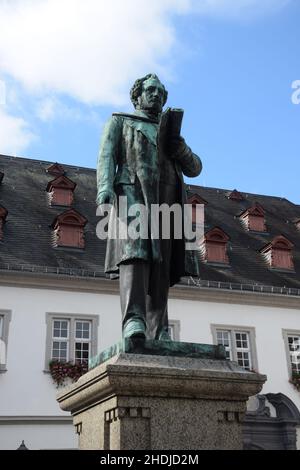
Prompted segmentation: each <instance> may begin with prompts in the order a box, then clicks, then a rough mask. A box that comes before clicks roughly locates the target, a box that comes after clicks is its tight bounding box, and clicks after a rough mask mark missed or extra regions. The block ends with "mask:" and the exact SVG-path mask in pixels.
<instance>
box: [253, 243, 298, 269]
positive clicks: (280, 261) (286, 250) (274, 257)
mask: <svg viewBox="0 0 300 470" xmlns="http://www.w3.org/2000/svg"><path fill="white" fill-rule="evenodd" d="M293 247H294V245H293V243H292V242H290V241H289V240H288V239H287V238H285V237H284V236H283V235H279V236H278V237H275V238H274V240H272V241H271V243H269V244H268V245H267V246H265V247H264V248H263V249H262V250H260V252H261V253H262V254H263V256H264V258H265V260H266V261H267V263H268V265H269V266H270V268H277V269H294V262H293V253H292V249H293Z"/></svg>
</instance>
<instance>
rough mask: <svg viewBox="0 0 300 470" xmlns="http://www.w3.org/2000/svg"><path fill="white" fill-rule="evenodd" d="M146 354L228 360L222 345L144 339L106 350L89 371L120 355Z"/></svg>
mask: <svg viewBox="0 0 300 470" xmlns="http://www.w3.org/2000/svg"><path fill="white" fill-rule="evenodd" d="M120 353H127V354H144V355H148V356H150V355H151V356H172V357H186V358H198V359H226V354H225V348H224V346H222V345H217V346H215V345H211V344H197V343H181V342H178V341H157V340H143V339H138V338H136V339H124V340H122V341H120V342H119V343H116V344H114V345H113V346H111V347H109V348H107V349H105V350H104V351H102V352H101V353H100V354H98V355H97V356H94V357H92V358H91V359H90V360H89V369H93V368H94V367H97V366H98V365H100V364H103V363H104V362H106V361H108V360H109V359H111V358H112V357H114V356H116V355H118V354H120Z"/></svg>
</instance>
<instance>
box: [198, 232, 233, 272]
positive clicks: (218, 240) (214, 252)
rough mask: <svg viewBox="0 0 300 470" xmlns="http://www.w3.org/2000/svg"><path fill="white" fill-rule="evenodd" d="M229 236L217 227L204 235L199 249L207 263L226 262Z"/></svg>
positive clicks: (227, 261)
mask: <svg viewBox="0 0 300 470" xmlns="http://www.w3.org/2000/svg"><path fill="white" fill-rule="evenodd" d="M228 241H229V236H228V235H227V234H226V233H225V232H224V231H223V230H222V229H220V228H219V227H215V228H213V229H212V230H210V231H209V232H207V233H206V234H205V236H204V239H203V242H202V246H201V250H202V254H203V258H204V260H205V261H207V262H208V263H209V262H211V263H222V264H228V263H229V260H228V256H227V243H228Z"/></svg>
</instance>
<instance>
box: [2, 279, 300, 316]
mask: <svg viewBox="0 0 300 470" xmlns="http://www.w3.org/2000/svg"><path fill="white" fill-rule="evenodd" d="M0 286H7V287H20V288H21V287H23V288H31V289H47V290H63V291H69V292H83V293H90V294H104V295H119V282H118V280H110V279H108V278H105V277H98V278H92V277H75V276H74V277H70V276H63V275H59V276H58V275H55V274H42V273H39V274H37V273H19V272H9V271H0ZM169 298H170V299H181V300H190V301H198V302H199V301H200V302H215V303H216V302H217V303H226V304H242V305H255V306H266V307H281V308H291V309H300V296H292V295H283V294H274V293H263V292H249V291H242V290H241V291H235V290H230V289H216V288H211V287H199V286H187V285H183V284H182V285H176V286H175V287H172V288H171V289H170V295H169Z"/></svg>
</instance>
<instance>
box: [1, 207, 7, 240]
mask: <svg viewBox="0 0 300 470" xmlns="http://www.w3.org/2000/svg"><path fill="white" fill-rule="evenodd" d="M7 214H8V211H7V210H6V209H5V207H2V206H0V240H3V227H4V224H5V222H6V217H7Z"/></svg>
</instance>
